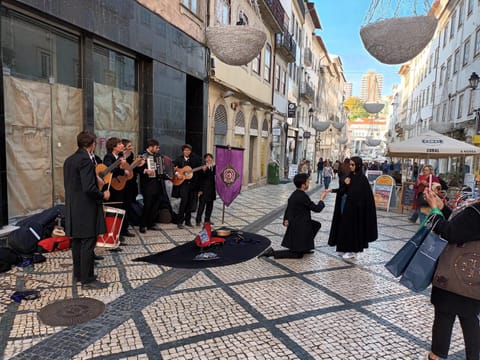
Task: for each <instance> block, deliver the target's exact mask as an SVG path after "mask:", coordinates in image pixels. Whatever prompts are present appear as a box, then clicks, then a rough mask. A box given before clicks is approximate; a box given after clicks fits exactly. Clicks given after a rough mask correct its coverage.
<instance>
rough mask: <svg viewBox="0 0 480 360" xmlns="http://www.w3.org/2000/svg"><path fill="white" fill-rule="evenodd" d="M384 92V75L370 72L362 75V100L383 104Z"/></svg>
mask: <svg viewBox="0 0 480 360" xmlns="http://www.w3.org/2000/svg"><path fill="white" fill-rule="evenodd" d="M382 91H383V75H382V74H379V73H377V72H376V71H374V70H369V71H368V72H367V73H366V74H363V75H362V81H361V83H360V99H362V101H364V102H381V99H382Z"/></svg>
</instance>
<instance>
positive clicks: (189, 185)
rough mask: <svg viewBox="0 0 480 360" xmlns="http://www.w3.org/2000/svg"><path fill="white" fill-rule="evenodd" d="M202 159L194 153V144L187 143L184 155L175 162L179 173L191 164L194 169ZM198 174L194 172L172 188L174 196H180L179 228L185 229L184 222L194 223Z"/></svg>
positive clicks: (187, 224)
mask: <svg viewBox="0 0 480 360" xmlns="http://www.w3.org/2000/svg"><path fill="white" fill-rule="evenodd" d="M201 162H202V161H201V159H200V158H199V157H198V156H196V155H194V154H193V153H192V146H191V145H189V144H185V145H183V146H182V155H180V156H179V157H177V158H176V159H175V160H174V161H173V164H174V165H175V167H176V168H177V169H175V172H176V174H175V175H178V169H181V168H183V167H185V166H190V167H191V168H192V169H193V168H194V167H198V166H200V165H201ZM197 190H198V189H197V176H196V173H194V174H193V177H192V178H191V179H187V178H185V180H184V181H183V182H182V183H181V184H180V185H178V186H174V187H173V190H172V196H173V197H177V198H180V208H179V210H178V218H177V226H178V228H179V229H183V227H184V225H183V222H184V221H185V225H186V226H189V227H193V225H192V221H191V219H192V212H195V211H196V204H197V199H196V198H195V197H196V196H197Z"/></svg>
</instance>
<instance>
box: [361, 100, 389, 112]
mask: <svg viewBox="0 0 480 360" xmlns="http://www.w3.org/2000/svg"><path fill="white" fill-rule="evenodd" d="M384 106H385V104H382V103H368V102H367V103H365V104H363V108H364V109H365V110H366V111H367V112H369V113H370V114H378V113H379V112H380V111H382V109H383V108H384Z"/></svg>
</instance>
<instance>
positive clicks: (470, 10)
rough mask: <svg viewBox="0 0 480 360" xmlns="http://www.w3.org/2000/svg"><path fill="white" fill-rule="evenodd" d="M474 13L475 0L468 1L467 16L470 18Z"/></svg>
mask: <svg viewBox="0 0 480 360" xmlns="http://www.w3.org/2000/svg"><path fill="white" fill-rule="evenodd" d="M472 11H473V0H467V16H470V15H471V14H472Z"/></svg>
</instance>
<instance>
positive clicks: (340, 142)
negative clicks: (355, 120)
mask: <svg viewBox="0 0 480 360" xmlns="http://www.w3.org/2000/svg"><path fill="white" fill-rule="evenodd" d="M347 142H348V138H347V137H346V136H343V135H342V136H340V137H339V138H338V143H339V144H341V145H343V144H346V143H347Z"/></svg>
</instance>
